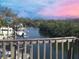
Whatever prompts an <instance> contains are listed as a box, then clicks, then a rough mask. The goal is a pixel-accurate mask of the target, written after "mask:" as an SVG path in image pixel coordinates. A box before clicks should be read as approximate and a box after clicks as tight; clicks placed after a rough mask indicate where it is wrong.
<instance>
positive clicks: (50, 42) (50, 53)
mask: <svg viewBox="0 0 79 59" xmlns="http://www.w3.org/2000/svg"><path fill="white" fill-rule="evenodd" d="M49 44H50V59H52V43H51V40H50V42H49Z"/></svg>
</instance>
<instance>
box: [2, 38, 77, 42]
mask: <svg viewBox="0 0 79 59" xmlns="http://www.w3.org/2000/svg"><path fill="white" fill-rule="evenodd" d="M64 39H65V40H66V39H67V40H68V39H76V37H57V38H34V39H29V38H28V39H20V40H15V39H11V40H8V39H4V40H0V42H16V41H43V40H45V41H46V40H64Z"/></svg>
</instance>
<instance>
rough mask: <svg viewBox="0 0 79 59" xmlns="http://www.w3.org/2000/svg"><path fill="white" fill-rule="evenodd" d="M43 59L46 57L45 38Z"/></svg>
mask: <svg viewBox="0 0 79 59" xmlns="http://www.w3.org/2000/svg"><path fill="white" fill-rule="evenodd" d="M43 59H46V43H45V40H44V58H43Z"/></svg>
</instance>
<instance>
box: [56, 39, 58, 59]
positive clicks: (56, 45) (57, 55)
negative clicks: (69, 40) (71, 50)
mask: <svg viewBox="0 0 79 59" xmlns="http://www.w3.org/2000/svg"><path fill="white" fill-rule="evenodd" d="M56 59H58V42H57V40H56Z"/></svg>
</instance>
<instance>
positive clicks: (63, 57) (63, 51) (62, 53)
mask: <svg viewBox="0 0 79 59" xmlns="http://www.w3.org/2000/svg"><path fill="white" fill-rule="evenodd" d="M62 59H64V42H63V40H62Z"/></svg>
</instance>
